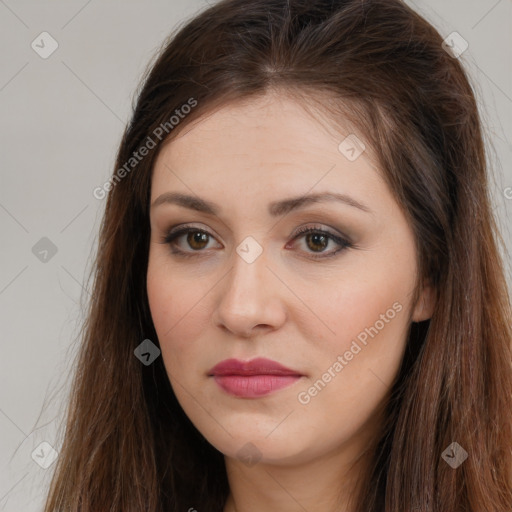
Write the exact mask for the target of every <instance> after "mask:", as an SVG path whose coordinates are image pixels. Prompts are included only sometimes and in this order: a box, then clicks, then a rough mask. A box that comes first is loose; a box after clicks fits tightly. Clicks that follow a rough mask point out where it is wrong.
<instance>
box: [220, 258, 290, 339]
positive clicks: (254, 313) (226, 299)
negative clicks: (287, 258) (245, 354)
mask: <svg viewBox="0 0 512 512" xmlns="http://www.w3.org/2000/svg"><path fill="white" fill-rule="evenodd" d="M230 263H232V266H231V268H230V270H229V271H228V272H227V274H226V275H225V276H224V278H223V279H222V280H221V282H220V283H219V284H218V285H217V286H216V287H215V288H214V290H216V293H217V294H218V295H217V297H216V299H215V304H216V307H215V310H214V313H213V317H212V319H213V322H214V324H215V325H216V326H217V327H220V328H221V329H223V330H227V331H229V332H231V333H232V334H233V335H235V336H236V337H243V338H248V337H252V336H254V335H256V334H262V333H263V332H265V331H273V330H275V329H278V328H279V327H280V326H281V325H283V323H284V322H285V320H286V311H285V306H284V301H283V300H282V296H281V294H282V293H284V292H285V291H286V287H285V286H284V285H283V283H282V282H281V281H280V280H279V279H278V278H277V277H276V275H275V271H273V270H271V269H270V268H269V267H268V262H267V258H266V257H265V251H263V253H262V254H260V255H259V256H258V257H257V258H256V259H255V260H254V261H252V262H248V261H246V260H245V259H244V258H243V257H241V256H240V255H239V254H238V253H237V252H236V251H233V255H232V258H231V261H230Z"/></svg>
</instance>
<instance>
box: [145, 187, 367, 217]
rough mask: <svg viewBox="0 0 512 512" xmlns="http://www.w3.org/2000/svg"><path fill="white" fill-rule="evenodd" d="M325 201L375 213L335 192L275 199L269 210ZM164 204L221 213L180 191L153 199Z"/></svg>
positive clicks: (275, 213)
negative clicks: (336, 202)
mask: <svg viewBox="0 0 512 512" xmlns="http://www.w3.org/2000/svg"><path fill="white" fill-rule="evenodd" d="M323 201H338V202H341V203H344V204H346V205H348V206H352V207H354V208H358V209H359V210H362V211H364V212H366V213H373V212H372V211H371V210H370V209H369V208H368V207H367V206H365V205H364V204H362V203H360V202H359V201H356V200H355V199H354V198H352V197H350V196H348V195H346V194H339V193H335V192H323V193H318V194H308V195H304V196H298V197H291V198H289V199H284V200H281V201H274V202H272V203H269V205H268V212H269V214H270V215H271V216H272V217H279V216H283V215H286V214H287V213H289V212H291V211H293V210H298V209H300V208H303V207H305V206H307V205H309V204H313V203H320V202H323ZM162 204H176V205H178V206H183V207H184V208H189V209H191V210H196V211H198V212H202V213H207V214H211V215H219V213H220V207H219V206H218V205H216V204H215V203H212V202H211V201H207V200H205V199H201V198H200V197H198V196H191V195H188V194H182V193H180V192H166V193H164V194H162V195H161V196H159V197H158V198H156V199H155V200H154V201H153V203H152V204H151V209H153V208H156V207H157V206H159V205H162Z"/></svg>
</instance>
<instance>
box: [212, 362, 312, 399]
mask: <svg viewBox="0 0 512 512" xmlns="http://www.w3.org/2000/svg"><path fill="white" fill-rule="evenodd" d="M208 375H209V376H210V377H213V379H214V380H215V382H216V384H217V385H218V386H219V387H220V388H221V389H223V390H224V391H225V392H226V393H228V394H230V395H233V396H237V397H241V398H258V397H261V396H265V395H269V394H271V393H274V392H276V391H278V390H280V389H283V388H285V387H288V386H291V385H292V384H293V383H294V382H296V381H297V380H299V379H300V378H301V377H303V375H302V374H301V373H300V372H298V371H297V370H292V369H291V368H287V367H286V366H283V365H282V364H280V363H278V362H277V361H272V360H271V359H266V358H262V357H258V358H256V359H252V360H251V361H240V360H238V359H226V360H225V361H221V362H220V363H218V364H216V365H215V366H214V367H213V368H212V369H211V370H210V372H209V373H208Z"/></svg>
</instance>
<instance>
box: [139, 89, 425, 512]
mask: <svg viewBox="0 0 512 512" xmlns="http://www.w3.org/2000/svg"><path fill="white" fill-rule="evenodd" d="M318 115H320V116H321V113H319V114H318ZM349 133H350V132H349V131H348V130H346V131H345V132H343V133H342V132H341V131H340V130H339V128H338V129H336V130H335V129H332V130H328V129H326V128H325V123H321V122H319V121H318V119H317V118H316V116H312V115H310V114H309V113H308V112H306V111H305V109H304V108H303V106H302V105H301V104H299V103H298V102H297V100H295V99H293V98H292V97H291V96H289V95H287V94H285V93H283V92H280V93H277V92H273V93H267V94H266V95H265V96H264V97H260V98H258V99H250V100H246V101H244V102H235V103H231V104H229V105H225V106H223V107H222V108H220V109H218V110H216V111H215V112H214V113H212V114H210V115H208V116H205V117H202V118H200V119H199V120H198V121H195V122H194V123H191V124H190V125H189V126H187V127H186V129H184V130H183V132H182V133H180V134H179V136H178V137H177V138H175V139H174V140H172V141H171V142H170V143H169V144H167V145H165V146H164V147H163V149H162V151H161V152H160V154H159V156H158V158H157V161H156V163H155V166H154V170H153V177H152V187H151V203H153V202H154V201H155V200H156V199H157V198H158V197H159V196H161V195H162V194H164V193H167V192H182V193H184V194H190V195H194V196H199V197H201V198H203V199H206V200H208V201H211V202H214V203H216V204H217V205H218V206H219V209H220V212H218V214H217V215H212V214H207V213H204V212H198V211H194V210H192V209H189V208H185V207H183V206H179V205H176V204H165V203H164V204H160V205H158V206H155V207H152V208H151V213H150V221H151V243H150V250H149V263H148V271H147V291H148V299H149V304H150V309H151V314H152V318H153V321H154V325H155V328H156V331H157V334H158V339H159V342H160V346H161V350H162V357H163V361H164V364H165V368H166V371H167V373H168V376H169V379H170V382H171V385H172V387H173V390H174V392H175V394H176V396H177V398H178V400H179V402H180V404H181V406H182V407H183V409H184V411H185V412H186V414H187V415H188V417H189V418H190V419H191V421H192V422H193V423H194V424H195V426H196V427H197V428H198V430H199V431H200V432H201V433H202V434H203V435H204V436H205V438H206V439H207V440H208V441H209V442H210V443H211V444H212V445H213V446H215V447H216V448H217V449H218V450H219V451H221V452H222V453H223V454H224V455H225V461H226V469H227V472H228V478H229V483H230V489H231V493H230V496H229V498H228V501H227V504H226V507H225V512H233V511H237V512H261V511H266V512H272V511H279V512H283V511H284V512H291V511H294V512H295V511H299V510H300V511H303V510H304V509H306V510H308V511H310V512H313V511H322V512H325V511H329V510H333V511H334V510H336V511H338V512H339V511H344V512H354V508H352V506H351V504H350V501H349V493H350V491H351V490H354V489H355V487H356V485H357V482H358V474H359V471H360V470H361V469H362V467H363V464H364V460H365V457H364V456H363V457H361V462H360V464H359V465H353V463H354V461H355V460H356V458H357V457H358V456H360V455H361V454H364V450H365V448H367V447H368V446H369V443H370V442H371V440H372V439H373V438H374V437H375V435H376V433H377V431H378V428H379V425H380V422H381V416H380V414H379V411H380V409H379V405H381V404H382V403H383V401H384V400H385V398H386V397H387V396H388V393H389V390H390V386H391V384H392V382H393V379H394V378H395V376H396V375H397V372H398V370H399V366H400V362H401V360H402V357H403V353H404V349H405V343H406V336H407V330H408V327H409V325H410V322H411V321H420V320H424V319H426V318H429V317H430V315H431V312H432V308H433V304H432V298H431V297H432V294H431V290H430V289H429V288H428V287H426V288H425V290H424V292H423V294H422V295H421V297H420V300H419V301H418V302H417V303H413V292H414V290H415V286H416V284H417V278H418V275H417V262H416V247H415V243H414V237H413V233H412V231H411V228H410V226H409V224H408V222H407V220H406V217H405V215H404V214H403V212H402V211H401V209H400V208H399V206H398V204H397V202H396V201H395V199H394V197H393V195H392V193H391V191H390V190H389V189H388V187H387V185H386V184H385V182H384V180H383V179H382V176H381V173H380V171H379V170H378V168H377V167H376V166H375V164H374V162H372V160H371V159H370V157H369V154H368V153H369V152H368V151H365V152H363V153H362V154H361V156H359V158H357V159H356V160H355V161H349V160H348V159H347V158H346V157H345V155H344V154H342V153H341V152H340V151H339V149H338V145H339V144H340V142H341V141H342V140H343V139H344V138H345V137H346V136H347V135H348V134H349ZM359 138H360V139H362V137H361V136H359ZM325 191H329V192H337V193H340V194H346V195H348V196H350V197H351V198H353V199H355V200H357V201H358V202H360V203H362V204H363V205H365V206H366V207H367V208H368V209H369V210H370V211H369V212H367V211H363V210H360V209H358V208H356V207H354V206H350V205H348V204H345V203H341V202H336V201H324V202H318V203H312V204H308V205H307V206H305V207H303V208H301V209H299V210H296V211H291V212H289V213H288V214H286V215H284V216H281V217H272V216H271V215H270V214H269V212H268V204H269V203H270V202H272V201H278V200H283V199H286V198H290V197H295V196H302V195H304V194H307V193H317V192H325ZM184 224H192V227H193V228H197V229H201V230H205V231H207V232H208V233H209V234H210V235H211V236H209V237H206V238H205V239H203V241H201V240H199V242H197V241H196V242H195V243H194V239H190V238H188V242H189V243H187V235H186V234H185V235H182V236H180V237H178V238H177V239H175V240H174V242H172V243H173V245H174V247H175V248H180V249H182V250H183V251H185V252H187V253H189V254H191V257H189V258H184V257H180V256H179V255H176V254H173V253H172V251H171V247H170V245H168V244H165V243H162V241H163V238H164V237H165V235H166V233H167V231H168V230H170V229H171V228H174V227H175V226H180V225H184ZM309 226H310V227H314V228H316V229H321V230H327V231H329V232H331V233H333V234H334V235H340V236H342V237H343V236H345V237H348V238H349V240H350V241H351V242H352V243H353V244H355V246H354V247H349V248H345V249H343V250H341V251H340V252H338V253H337V254H336V255H334V256H333V257H323V258H322V256H323V255H326V254H333V253H334V252H335V251H336V250H338V249H340V246H338V244H337V243H336V242H335V241H334V240H332V239H327V241H325V239H324V244H322V240H320V242H319V241H318V238H317V239H316V240H315V239H311V237H308V236H307V235H299V237H298V238H295V237H294V234H295V232H296V230H297V228H300V227H309ZM197 236H198V235H196V237H197ZM248 236H251V237H253V238H254V239H255V240H256V241H257V243H258V244H259V245H260V246H261V247H262V249H263V252H262V253H261V254H260V255H259V257H257V258H256V259H255V261H253V262H252V263H248V262H247V261H246V260H245V259H243V258H242V257H241V256H240V255H239V254H238V253H237V251H236V248H237V247H238V246H239V245H240V244H241V242H242V241H243V240H244V239H245V238H246V237H248ZM196 240H197V238H196ZM190 242H191V243H192V245H190ZM325 244H327V245H325ZM194 249H195V250H194ZM315 256H316V257H317V259H315ZM396 303H399V305H401V306H402V309H401V311H400V312H397V313H396V315H394V318H393V319H391V320H389V319H388V322H385V325H384V327H383V328H382V329H379V328H378V329H379V330H378V334H377V335H374V337H368V341H367V345H366V346H365V345H362V344H361V343H359V345H360V346H361V347H362V350H361V351H360V352H358V353H357V354H356V355H354V356H353V358H352V359H351V360H350V361H347V360H346V359H344V360H345V362H346V363H347V364H346V365H344V366H343V369H342V370H341V371H338V372H336V371H333V370H332V367H333V364H334V363H335V362H336V361H337V360H338V359H337V358H338V356H340V355H341V356H343V354H345V352H346V351H347V350H349V349H350V347H351V343H352V342H353V341H354V340H356V339H357V336H358V334H360V333H361V332H363V331H364V330H365V328H369V327H371V326H375V325H376V322H377V321H378V320H379V319H381V318H382V317H381V315H382V314H386V311H388V310H389V309H390V308H392V306H393V304H395V305H396ZM386 318H388V317H386ZM379 325H380V324H379ZM254 357H267V358H269V359H273V360H275V361H278V362H280V363H281V364H283V365H284V366H286V367H288V368H292V369H295V370H298V371H299V372H300V373H301V374H302V375H303V377H301V378H300V380H298V381H296V382H295V383H294V384H292V385H291V386H289V387H287V388H284V389H281V390H279V391H276V392H274V393H272V394H270V395H267V396H264V397H261V398H256V399H247V398H239V397H233V396H231V395H228V394H226V393H225V392H224V391H223V390H222V389H221V388H220V387H219V386H218V385H217V384H216V383H215V382H214V380H213V379H212V377H209V376H208V371H209V370H210V369H211V368H212V367H213V366H214V365H215V364H217V363H218V362H220V361H222V360H225V359H227V358H237V359H241V360H244V361H245V360H250V359H252V358H254ZM329 368H331V377H332V375H333V374H334V375H335V376H334V377H332V378H331V379H330V381H329V382H328V383H327V384H326V385H325V386H324V387H323V388H322V389H321V390H320V391H318V392H317V393H316V395H315V396H311V395H309V396H310V401H309V402H308V403H306V404H304V403H301V402H300V401H299V399H298V395H299V393H301V392H303V395H302V396H304V392H307V390H308V389H310V388H311V387H312V386H313V385H314V383H315V382H317V381H318V379H320V378H322V375H324V374H325V373H326V372H327V370H328V369H329ZM326 379H327V378H326ZM246 443H252V444H253V445H254V446H255V447H256V449H253V451H254V453H253V463H250V464H247V463H245V462H244V461H242V460H239V458H240V457H239V456H238V455H237V454H238V453H239V450H240V449H241V448H242V447H243V446H244V445H246ZM245 449H246V450H247V447H246V448H245ZM254 462H256V463H254ZM340 490H341V498H340V504H339V505H336V499H337V498H338V493H339V492H340Z"/></svg>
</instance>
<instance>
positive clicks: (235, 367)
mask: <svg viewBox="0 0 512 512" xmlns="http://www.w3.org/2000/svg"><path fill="white" fill-rule="evenodd" d="M208 375H297V376H300V375H302V374H301V373H300V372H298V371H296V370H292V369H290V368H286V366H283V365H282V364H280V363H278V362H277V361H272V360H271V359H266V358H264V357H257V358H256V359H251V360H250V361H240V360H239V359H226V360H224V361H221V362H220V363H218V364H216V365H215V366H214V367H213V368H212V369H211V370H210V371H209V373H208Z"/></svg>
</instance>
